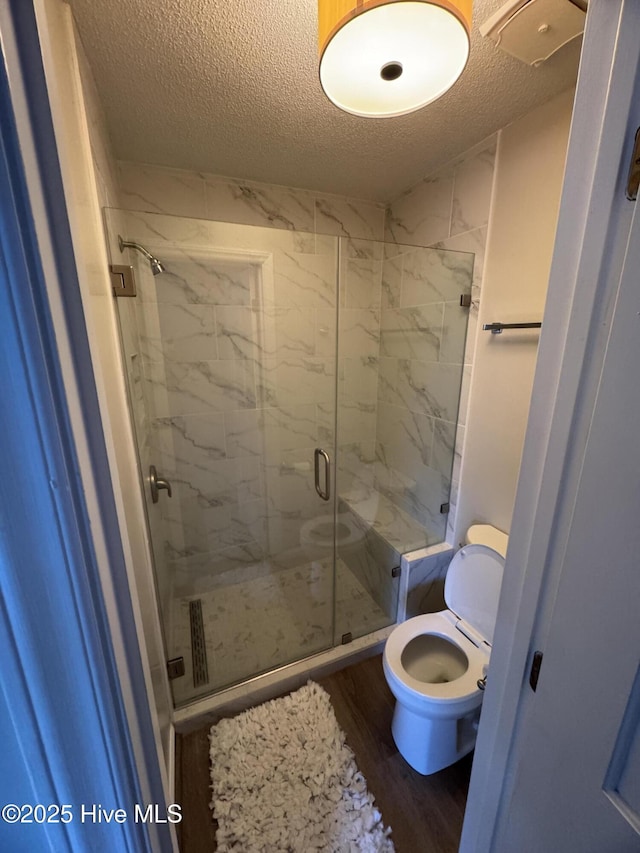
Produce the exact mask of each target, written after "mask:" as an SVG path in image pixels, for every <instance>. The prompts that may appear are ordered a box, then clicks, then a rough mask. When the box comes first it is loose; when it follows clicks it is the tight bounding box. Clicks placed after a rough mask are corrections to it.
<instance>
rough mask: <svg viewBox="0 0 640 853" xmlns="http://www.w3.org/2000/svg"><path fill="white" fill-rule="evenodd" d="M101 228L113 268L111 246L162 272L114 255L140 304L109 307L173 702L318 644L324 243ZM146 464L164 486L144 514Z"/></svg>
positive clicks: (327, 337) (321, 633)
mask: <svg viewBox="0 0 640 853" xmlns="http://www.w3.org/2000/svg"><path fill="white" fill-rule="evenodd" d="M108 230H109V235H110V241H111V253H112V261H113V262H116V258H117V252H116V251H115V246H116V245H117V234H118V233H121V234H122V236H123V237H124V238H125V239H126V240H128V241H135V242H137V243H140V244H141V245H142V246H144V248H145V249H146V250H147V251H149V252H151V253H153V255H155V256H156V257H157V258H158V259H159V260H160V261H161V263H162V264H163V265H164V267H165V271H164V272H163V273H161V274H160V275H155V276H154V275H152V272H151V268H150V266H149V264H148V262H147V260H146V259H145V258H144V257H143V256H142V255H141V254H140V253H139V252H137V251H136V250H129V256H128V262H129V263H132V264H133V265H134V266H135V272H136V277H137V283H138V295H137V296H136V297H135V300H127V299H124V298H123V299H119V300H118V303H119V313H120V320H121V326H122V338H123V348H124V352H123V356H124V361H125V364H126V371H127V374H128V379H129V390H130V398H131V408H132V417H133V421H134V424H135V428H136V434H137V443H138V449H139V455H140V467H141V472H142V477H143V480H144V482H145V494H146V497H147V509H148V516H149V524H150V529H151V538H152V542H153V552H154V560H155V568H156V578H157V587H158V596H159V599H160V606H161V611H162V622H163V628H164V635H165V643H166V649H167V656H168V658H172V659H179V658H182V660H183V662H184V669H185V672H184V675H182V676H179V677H177V678H175V679H174V680H173V681H172V688H173V691H174V699H175V701H176V703H177V704H184V703H186V702H189V701H192V700H193V699H194V698H197V697H200V696H202V695H206V694H208V693H211V692H214V691H217V690H220V689H222V688H224V687H227V686H229V685H231V684H235V683H238V682H241V681H244V680H246V679H248V678H251V677H254V676H256V675H258V674H260V673H262V672H265V671H269V670H272V669H274V668H277V667H279V666H282V665H284V664H286V663H289V662H291V661H294V660H298V659H300V658H303V657H306V656H308V655H310V654H313V653H316V652H318V651H320V650H322V649H326V648H329V647H331V646H332V645H333V641H334V624H333V622H334V531H333V524H334V506H335V497H334V494H335V493H334V490H333V488H330V486H329V482H330V477H329V478H328V477H327V475H328V471H327V470H326V469H325V462H324V456H323V455H322V454H316V449H318V448H319V449H321V450H322V451H324V452H325V453H326V454H327V456H328V458H329V459H330V460H331V462H333V461H334V460H335V417H336V411H335V406H336V402H335V401H336V335H337V239H336V238H331V237H328V238H320V237H315V236H313V235H309V234H297V233H294V232H288V231H279V230H276V229H267V228H254V227H251V226H239V225H229V224H225V223H214V222H205V221H201V220H187V219H182V218H174V217H167V216H160V215H157V214H143V213H130V212H123V211H112V212H109V229H108ZM123 232H125V233H123ZM117 262H119V263H122V262H123V257H122V256H121V257H120V258H117ZM125 262H127V261H125ZM316 461H317V462H318V465H317V478H318V483H317V486H318V489H316V464H315V463H316ZM151 466H154V467H155V470H156V475H157V477H159V478H160V480H161V481H164V482H165V483H166V484H167V486H170V489H171V494H169V490H168V488H164V489H163V488H161V489H160V491H159V492H158V494H157V502H153V501H152V500H151V499H150V489H149V485H150V483H149V476H150V475H149V471H150V467H151ZM161 485H162V483H161ZM319 492H322V493H323V494H324V497H326V498H328V500H324V499H322V497H321V496H320V494H319Z"/></svg>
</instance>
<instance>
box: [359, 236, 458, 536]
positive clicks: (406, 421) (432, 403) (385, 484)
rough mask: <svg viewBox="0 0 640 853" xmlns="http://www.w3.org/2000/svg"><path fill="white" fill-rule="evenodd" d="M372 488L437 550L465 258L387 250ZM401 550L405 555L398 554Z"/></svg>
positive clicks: (451, 438) (453, 415)
mask: <svg viewBox="0 0 640 853" xmlns="http://www.w3.org/2000/svg"><path fill="white" fill-rule="evenodd" d="M387 252H388V253H389V254H390V257H387V259H386V260H385V263H384V271H383V282H384V286H383V301H382V311H381V332H380V367H379V379H378V411H377V424H376V448H375V458H376V463H375V487H376V490H377V491H378V492H380V493H381V494H382V495H384V496H386V497H387V498H388V499H389V500H390V501H391V503H392V504H393V505H394V506H396V507H399V508H400V509H401V510H404V512H406V513H407V514H408V515H409V516H410V517H411V518H413V519H415V520H416V521H417V522H418V523H419V524H420V525H421V526H422V527H423V528H425V539H424V541H423V542H421V543H420V545H423V544H425V545H426V544H432V543H435V542H440V541H442V540H443V539H444V536H445V526H446V516H445V515H443V514H442V513H441V512H440V507H441V505H442V504H444V503H446V502H447V501H448V499H449V492H450V485H451V472H452V465H453V450H454V442H455V430H456V419H457V415H458V401H459V392H460V382H461V377H462V369H463V355H464V346H465V334H466V327H467V313H468V311H467V309H463V308H461V307H460V295H461V294H469V293H470V291H471V276H472V271H473V255H471V254H466V253H461V252H460V253H458V252H449V251H443V250H440V249H417V248H416V249H411V248H410V247H408V246H402V247H398V253H397V254H395V255H394V254H393V249H392V248H391V247H387ZM405 550H408V549H406V548H405Z"/></svg>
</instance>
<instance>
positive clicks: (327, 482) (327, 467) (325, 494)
mask: <svg viewBox="0 0 640 853" xmlns="http://www.w3.org/2000/svg"><path fill="white" fill-rule="evenodd" d="M314 457H315V458H314V462H315V472H316V492H317V493H318V494H319V495H320V497H321V498H322V500H323V501H328V500H329V499H330V497H331V460H330V459H329V454H328V453H327V452H326V450H323V449H322V448H321V447H316V449H315V453H314ZM321 457H322V459H324V489H323V488H322V487H321V486H320V458H321Z"/></svg>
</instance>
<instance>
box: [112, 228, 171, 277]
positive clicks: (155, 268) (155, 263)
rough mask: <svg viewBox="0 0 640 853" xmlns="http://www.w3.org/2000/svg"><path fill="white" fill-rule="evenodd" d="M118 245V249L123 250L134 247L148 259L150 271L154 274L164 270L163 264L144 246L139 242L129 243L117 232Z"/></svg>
mask: <svg viewBox="0 0 640 853" xmlns="http://www.w3.org/2000/svg"><path fill="white" fill-rule="evenodd" d="M118 246H119V247H120V251H121V252H124V250H125V249H136V250H137V251H138V252H140V253H141V254H142V255H144V256H145V258H146V259H147V260H148V261H149V266H150V267H151V272H152V273H153V274H154V275H160V273H161V272H164V271H165V269H166V268H165V266H164V264H162V263H161V262H160V261H159V260H158V259H157V258H156V257H154V256H153V255H152V254H151V252H148V251H147V250H146V249H145V247H144V246H141V245H140V243H131V242H129V241H128V240H123V239H122V237H121V236H120V235H119V234H118Z"/></svg>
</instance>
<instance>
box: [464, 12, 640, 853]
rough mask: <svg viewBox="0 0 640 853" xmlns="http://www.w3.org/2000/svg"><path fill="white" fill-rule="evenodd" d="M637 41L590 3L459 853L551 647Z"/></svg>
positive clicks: (615, 225)
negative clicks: (532, 671)
mask: <svg viewBox="0 0 640 853" xmlns="http://www.w3.org/2000/svg"><path fill="white" fill-rule="evenodd" d="M639 35H640V6H639V5H638V4H637V2H635V0H591V2H590V4H589V9H588V13H587V25H586V31H585V36H584V45H583V54H582V61H581V66H580V73H579V79H578V87H577V91H576V100H575V105H574V113H573V119H572V126H571V133H570V137H569V148H568V155H567V166H566V172H565V179H564V185H563V192H562V200H561V205H560V214H559V220H558V228H557V232H556V244H555V250H554V256H553V262H552V267H551V272H550V280H549V290H548V295H547V302H546V307H545V314H544V321H543V329H542V333H541V338H540V348H539V353H538V362H537V367H536V374H535V379H534V385H533V392H532V400H531V408H530V412H529V420H528V424H527V432H526V437H525V444H524V450H523V457H522V464H521V468H520V477H519V482H518V490H517V495H516V502H515V508H514V514H513V521H512V528H511V537H510V541H509V549H508V553H507V559H506V564H505V575H504V581H503V587H502V591H501V596H500V605H499V610H498V619H497V625H496V633H495V637H494V647H493V651H492V656H491V666H490V671H489V678H488V683H487V690H486V694H485V698H484V703H483V712H482V717H481V722H480V727H479V732H478V740H477V745H476V751H475V758H474V763H473V770H472V776H471V784H470V788H469V797H468V801H467V810H466V813H465V821H464V826H463V832H462V839H461V844H460V850H461V851H462V853H483V851H487V853H488V851H490V850H493V849H495V846H494V845H495V844H496V843H497V841H498V836H497V832H498V830H499V825H500V820H501V819H502V817H503V816H505V815H506V814H507V812H508V796H509V791H510V789H511V782H512V777H513V773H514V771H515V766H516V760H517V747H518V739H519V737H520V735H521V734H522V726H523V725H524V720H523V718H524V714H525V707H526V703H527V702H528V701H529V700H530V698H531V697H532V696H533V694H532V692H531V690H530V688H529V685H528V672H529V667H530V664H531V657H532V654H533V650H534V649H537V648H544V638H545V636H546V633H547V631H548V627H549V622H550V616H551V612H552V609H553V603H554V600H555V593H556V590H557V587H558V582H559V577H560V574H561V571H562V560H563V554H564V547H565V542H566V535H567V531H568V527H569V525H568V520H569V519H570V517H571V512H572V507H573V505H574V502H575V496H576V492H577V487H578V482H579V475H580V460H581V458H582V455H583V452H584V448H585V446H586V440H587V436H588V429H589V424H590V419H591V413H592V411H593V406H594V401H595V395H596V391H597V385H598V379H599V376H600V371H601V367H602V362H603V359H604V353H605V349H606V344H607V340H608V335H609V327H610V322H611V315H612V309H613V302H614V297H615V293H616V290H617V285H618V282H619V279H620V274H621V271H622V267H623V263H624V255H625V250H626V244H627V238H628V234H629V229H630V225H631V218H632V214H633V210H634V203H632V202H630V201H628V200H627V198H626V195H625V185H626V180H627V174H628V167H629V163H630V161H631V152H632V148H633V142H634V137H635V132H636V129H637V128H638V126H640V96H639V91H640V86H639V85H638V83H637V82H636V78H637V69H638V62H639V59H640V39H639V38H638V36H639ZM603 535H606V533H604V534H603ZM541 677H544V670H542V675H541Z"/></svg>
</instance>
